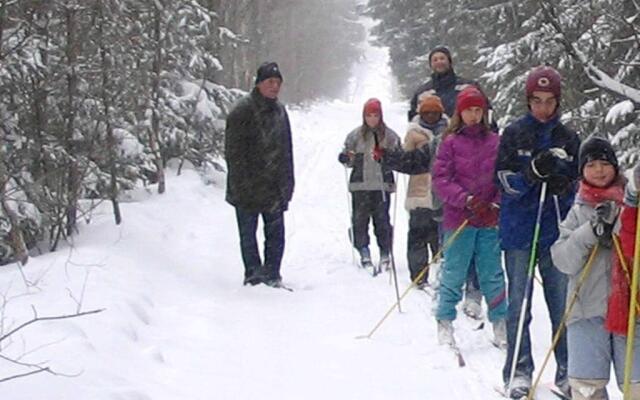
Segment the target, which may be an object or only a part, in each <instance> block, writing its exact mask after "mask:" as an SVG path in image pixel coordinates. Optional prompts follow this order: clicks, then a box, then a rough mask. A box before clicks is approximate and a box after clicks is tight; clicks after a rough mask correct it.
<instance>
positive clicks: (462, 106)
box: [456, 86, 487, 114]
mask: <svg viewBox="0 0 640 400" xmlns="http://www.w3.org/2000/svg"><path fill="white" fill-rule="evenodd" d="M470 107H480V108H482V109H483V110H485V111H486V110H487V99H486V97H485V96H484V94H483V93H482V92H481V91H480V90H478V89H477V88H476V87H474V86H468V87H466V88H465V89H464V90H463V91H461V92H460V93H458V97H457V98H456V112H457V113H458V114H461V113H462V111H464V110H466V109H467V108H470Z"/></svg>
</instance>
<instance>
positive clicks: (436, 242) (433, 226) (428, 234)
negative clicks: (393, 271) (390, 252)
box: [407, 208, 440, 284]
mask: <svg viewBox="0 0 640 400" xmlns="http://www.w3.org/2000/svg"><path fill="white" fill-rule="evenodd" d="M435 213H436V211H433V210H430V209H428V208H416V209H415V210H411V211H409V233H408V235H407V261H408V265H409V272H410V274H411V281H414V280H415V279H416V278H417V277H418V275H419V274H420V272H421V271H422V269H423V268H424V267H425V266H426V265H427V263H428V262H429V260H430V259H431V257H433V256H434V255H435V254H436V253H437V252H438V250H439V249H440V233H439V225H440V223H439V222H438V221H436V220H434V219H433V217H434V215H435ZM429 250H431V256H429ZM428 278H429V276H428V273H427V274H425V275H424V276H423V278H422V280H423V281H424V282H426V281H427V280H428ZM420 283H421V282H417V284H420Z"/></svg>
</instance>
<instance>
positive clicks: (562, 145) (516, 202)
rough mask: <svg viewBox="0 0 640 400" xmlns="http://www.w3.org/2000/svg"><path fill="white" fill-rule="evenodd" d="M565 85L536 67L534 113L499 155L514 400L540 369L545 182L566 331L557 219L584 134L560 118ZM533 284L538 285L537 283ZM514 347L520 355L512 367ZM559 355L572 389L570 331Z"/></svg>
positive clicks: (550, 286)
mask: <svg viewBox="0 0 640 400" xmlns="http://www.w3.org/2000/svg"><path fill="white" fill-rule="evenodd" d="M560 83H561V77H560V74H559V73H558V72H557V71H556V70H555V69H553V68H551V67H547V66H542V67H537V68H535V69H533V70H532V71H531V72H530V73H529V76H528V77H527V81H526V88H525V91H526V96H527V102H528V106H529V112H528V113H527V114H526V115H525V116H523V117H522V118H520V119H518V120H516V121H515V122H513V123H512V124H511V125H509V126H508V127H507V128H506V129H505V130H504V133H503V134H502V138H501V140H500V147H499V150H498V159H497V161H496V175H497V180H498V181H499V183H500V187H501V191H502V203H501V207H500V224H499V232H500V241H501V246H502V249H503V250H504V259H505V268H506V272H507V280H508V287H509V293H508V298H509V307H508V313H507V344H508V347H507V358H506V362H505V365H504V368H503V379H504V382H505V385H506V386H507V390H508V391H509V393H508V395H509V396H510V397H511V398H514V399H519V398H521V397H523V396H527V394H528V392H529V389H530V387H531V376H532V373H533V359H532V357H531V341H530V337H529V323H530V322H531V312H530V309H531V301H530V300H531V293H532V292H531V290H529V291H528V293H526V292H527V290H526V287H527V279H528V274H527V270H528V267H529V260H530V253H531V251H532V240H533V236H534V229H535V224H536V216H537V212H538V208H539V204H540V201H541V196H542V186H543V182H544V183H546V187H547V191H546V195H545V196H544V198H542V201H543V203H542V217H541V225H540V230H539V236H538V242H537V251H536V254H535V256H536V260H537V264H538V271H539V272H540V276H541V277H542V283H543V290H544V298H545V301H546V303H547V309H548V311H549V316H550V318H551V327H552V331H553V334H555V332H556V331H557V330H558V329H561V326H560V322H561V319H562V314H563V313H564V310H565V302H566V290H567V289H566V286H567V278H566V276H565V275H564V274H562V273H561V272H560V271H559V270H558V269H557V268H556V267H555V266H554V265H553V262H552V260H551V254H550V248H551V245H552V244H553V243H554V242H555V241H556V239H557V238H558V220H560V219H563V218H564V217H565V216H566V215H567V212H568V211H569V209H570V208H571V205H572V204H573V199H574V195H575V181H576V179H577V177H578V150H579V147H580V139H579V138H578V136H577V135H576V133H575V132H573V131H572V130H570V129H568V128H567V127H565V126H564V125H563V124H562V123H561V122H560V115H559V112H558V109H559V107H560V94H561V91H560V89H561V87H560ZM530 286H531V289H533V285H530ZM525 296H527V299H528V304H527V308H526V310H525V319H524V326H523V330H522V339H521V343H520V346H519V347H520V348H519V349H516V347H515V345H516V342H517V330H518V323H519V318H520V312H521V308H522V305H523V300H524V298H525ZM515 353H518V357H517V362H516V364H515V369H513V370H512V365H513V359H514V356H515ZM555 358H556V364H557V367H556V376H555V383H556V385H557V386H558V387H560V388H561V389H562V390H564V391H567V390H568V382H567V343H566V339H565V336H564V335H562V336H561V339H560V342H559V343H558V345H557V346H556V348H555ZM512 376H513V380H511V378H512Z"/></svg>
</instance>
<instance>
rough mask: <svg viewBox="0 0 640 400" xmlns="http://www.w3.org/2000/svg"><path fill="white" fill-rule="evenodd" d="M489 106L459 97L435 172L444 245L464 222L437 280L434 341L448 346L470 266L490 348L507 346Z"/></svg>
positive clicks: (476, 93) (479, 96)
mask: <svg viewBox="0 0 640 400" xmlns="http://www.w3.org/2000/svg"><path fill="white" fill-rule="evenodd" d="M487 104H488V102H487V99H486V97H485V96H484V94H483V93H482V92H480V90H478V89H477V88H475V87H469V88H467V89H465V90H463V91H462V92H460V93H459V94H458V97H457V99H456V111H455V113H454V115H453V117H452V119H451V122H450V124H449V128H448V129H447V133H446V134H445V138H444V139H443V141H442V143H441V144H440V147H439V149H438V153H437V155H436V160H435V163H434V166H433V184H434V189H435V192H436V195H437V196H438V197H439V198H440V200H442V202H443V210H444V220H443V222H442V228H443V230H444V243H447V241H448V239H449V237H451V236H452V234H453V233H454V232H455V231H456V230H457V229H458V228H459V227H460V226H461V225H462V224H463V223H464V222H465V221H468V223H467V225H466V226H465V227H464V228H463V229H462V231H461V232H460V233H459V235H458V236H457V237H456V238H455V240H454V241H453V242H451V244H450V245H449V246H448V247H446V248H445V249H444V255H445V256H444V262H443V266H442V270H441V277H440V287H439V298H438V307H437V310H436V319H437V321H438V340H439V342H440V343H441V344H448V345H452V346H455V339H454V336H453V324H452V322H453V320H455V318H456V305H457V304H458V302H460V300H461V299H462V287H463V285H464V283H465V281H466V278H467V275H468V270H469V266H470V265H471V262H472V260H473V261H474V264H475V267H476V269H477V273H478V280H479V283H480V291H481V292H482V294H483V296H484V298H485V300H486V303H487V305H488V317H489V320H490V321H491V322H492V324H493V331H494V339H493V342H494V344H495V345H496V346H498V347H501V348H502V347H504V346H506V330H505V317H506V312H507V303H506V294H505V284H504V275H503V271H502V266H501V261H500V246H499V243H498V229H497V222H498V209H499V206H498V204H499V201H500V194H499V191H498V187H497V186H496V184H495V183H494V179H493V175H494V170H495V161H496V157H497V154H498V143H499V137H498V134H497V133H496V132H493V131H492V130H491V128H490V127H489V124H488V114H487V108H488V107H487Z"/></svg>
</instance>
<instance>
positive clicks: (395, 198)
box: [389, 188, 402, 313]
mask: <svg viewBox="0 0 640 400" xmlns="http://www.w3.org/2000/svg"><path fill="white" fill-rule="evenodd" d="M396 192H397V188H396ZM392 198H393V201H394V203H393V204H394V210H393V224H392V225H391V244H390V246H391V247H390V249H389V252H390V254H389V256H390V257H391V275H392V277H393V284H394V286H395V288H396V301H397V302H398V312H399V313H402V308H401V307H400V289H399V288H398V272H397V270H396V256H395V253H394V252H393V248H394V246H393V242H394V241H395V237H396V235H395V229H396V209H397V207H396V206H395V205H396V204H398V193H396V194H395V195H394V196H392Z"/></svg>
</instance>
